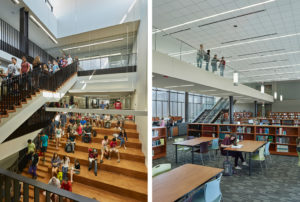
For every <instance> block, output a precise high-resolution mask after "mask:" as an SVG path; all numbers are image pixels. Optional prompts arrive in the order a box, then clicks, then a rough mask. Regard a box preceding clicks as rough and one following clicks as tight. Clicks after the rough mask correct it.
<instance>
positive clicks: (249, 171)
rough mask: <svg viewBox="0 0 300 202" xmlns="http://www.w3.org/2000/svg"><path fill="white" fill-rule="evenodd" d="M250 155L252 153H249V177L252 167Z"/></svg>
mask: <svg viewBox="0 0 300 202" xmlns="http://www.w3.org/2000/svg"><path fill="white" fill-rule="evenodd" d="M251 154H252V153H249V176H251V167H252V165H251Z"/></svg>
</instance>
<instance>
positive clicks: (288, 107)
mask: <svg viewBox="0 0 300 202" xmlns="http://www.w3.org/2000/svg"><path fill="white" fill-rule="evenodd" d="M299 111H300V100H283V101H282V102H274V103H273V104H272V112H299Z"/></svg>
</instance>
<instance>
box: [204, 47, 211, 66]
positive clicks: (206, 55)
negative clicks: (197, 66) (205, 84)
mask: <svg viewBox="0 0 300 202" xmlns="http://www.w3.org/2000/svg"><path fill="white" fill-rule="evenodd" d="M204 61H205V62H206V67H205V70H206V71H208V65H209V61H210V50H207V53H206V54H205V55H204Z"/></svg>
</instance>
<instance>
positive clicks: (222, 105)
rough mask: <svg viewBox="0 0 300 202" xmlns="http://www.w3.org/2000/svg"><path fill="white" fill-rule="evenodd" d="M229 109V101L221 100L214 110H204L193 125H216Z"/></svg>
mask: <svg viewBox="0 0 300 202" xmlns="http://www.w3.org/2000/svg"><path fill="white" fill-rule="evenodd" d="M228 109H229V99H225V98H220V99H219V100H218V102H217V103H216V104H215V105H214V107H213V108H212V109H205V110H203V111H202V112H201V113H200V114H199V116H197V117H196V118H195V119H194V121H193V123H214V122H215V121H216V120H218V118H219V116H220V114H221V112H222V111H224V110H225V111H226V110H228Z"/></svg>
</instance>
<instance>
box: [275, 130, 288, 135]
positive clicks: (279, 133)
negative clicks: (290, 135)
mask: <svg viewBox="0 0 300 202" xmlns="http://www.w3.org/2000/svg"><path fill="white" fill-rule="evenodd" d="M276 134H277V135H286V131H285V130H283V128H278V129H277V130H276Z"/></svg>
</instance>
